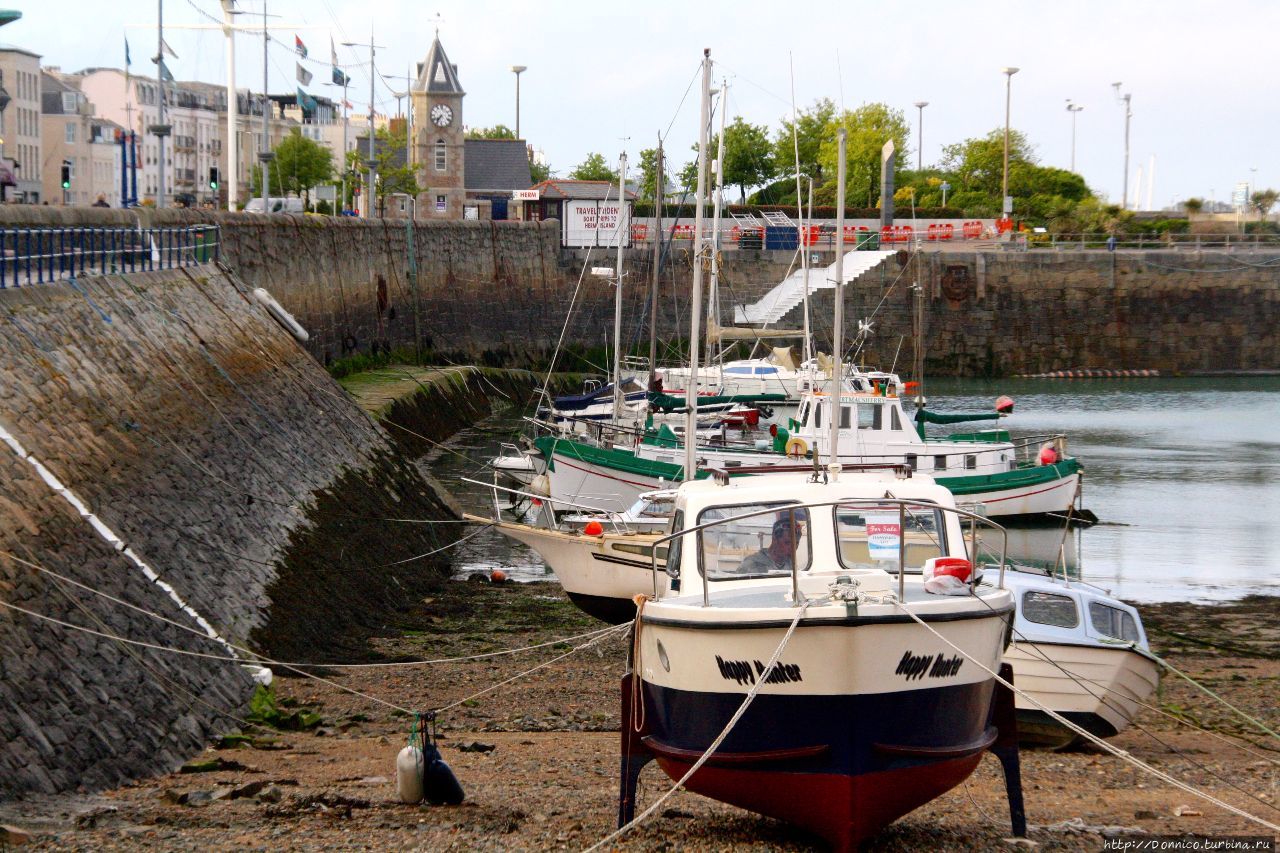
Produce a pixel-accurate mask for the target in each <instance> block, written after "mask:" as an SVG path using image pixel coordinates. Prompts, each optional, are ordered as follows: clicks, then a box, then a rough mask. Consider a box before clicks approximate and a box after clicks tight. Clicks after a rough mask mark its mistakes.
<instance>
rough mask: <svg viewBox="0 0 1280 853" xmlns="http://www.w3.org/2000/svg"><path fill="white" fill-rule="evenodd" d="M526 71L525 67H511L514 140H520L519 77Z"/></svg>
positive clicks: (526, 67) (527, 67)
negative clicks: (513, 90)
mask: <svg viewBox="0 0 1280 853" xmlns="http://www.w3.org/2000/svg"><path fill="white" fill-rule="evenodd" d="M528 70H529V66H527V65H513V66H511V72H512V73H513V74H515V75H516V139H519V138H520V75H521V74H523V73H524V72H525V71H528Z"/></svg>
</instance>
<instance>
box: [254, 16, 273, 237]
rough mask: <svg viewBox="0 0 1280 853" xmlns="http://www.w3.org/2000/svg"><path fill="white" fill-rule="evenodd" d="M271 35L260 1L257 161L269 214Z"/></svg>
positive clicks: (264, 204) (265, 204)
mask: <svg viewBox="0 0 1280 853" xmlns="http://www.w3.org/2000/svg"><path fill="white" fill-rule="evenodd" d="M270 41H271V34H270V33H269V32H268V31H267V0H262V150H261V151H259V152H258V160H259V161H260V162H261V163H262V212H263V213H270V212H271V161H272V160H273V159H275V152H273V151H272V150H271V95H270V94H269V92H268V90H267V47H268V46H269V45H270Z"/></svg>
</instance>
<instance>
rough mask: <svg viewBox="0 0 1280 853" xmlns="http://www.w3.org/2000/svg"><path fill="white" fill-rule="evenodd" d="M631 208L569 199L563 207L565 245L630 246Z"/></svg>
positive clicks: (612, 203) (616, 204) (605, 202)
mask: <svg viewBox="0 0 1280 853" xmlns="http://www.w3.org/2000/svg"><path fill="white" fill-rule="evenodd" d="M630 237H631V206H630V205H623V204H619V203H618V202H617V201H616V200H615V201H589V200H586V199H571V200H569V201H566V202H565V203H564V244H565V245H566V246H575V247H582V246H608V247H614V248H616V247H617V245H618V239H619V238H621V239H622V241H623V242H622V245H624V246H626V245H629V244H630Z"/></svg>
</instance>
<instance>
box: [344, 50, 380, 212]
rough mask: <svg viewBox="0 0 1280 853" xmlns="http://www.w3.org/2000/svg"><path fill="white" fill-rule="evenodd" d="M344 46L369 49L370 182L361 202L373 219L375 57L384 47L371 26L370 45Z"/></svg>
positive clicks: (374, 185)
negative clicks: (376, 39) (377, 40)
mask: <svg viewBox="0 0 1280 853" xmlns="http://www.w3.org/2000/svg"><path fill="white" fill-rule="evenodd" d="M342 46H343V47H367V48H369V136H368V139H369V160H368V166H369V180H368V184H367V185H366V186H365V190H364V195H363V196H362V198H361V200H362V202H363V204H364V211H363V213H364V218H365V219H372V218H373V214H374V210H373V207H374V199H375V198H376V197H377V188H376V178H377V168H378V164H377V161H376V160H374V156H375V155H376V153H377V148H376V143H377V134H375V133H374V130H373V120H374V113H373V108H374V103H373V81H374V78H375V77H377V76H378V66H377V64H376V63H375V62H374V57H375V56H377V49H378V48H380V47H382V45H380V44H374V43H373V27H372V26H370V27H369V43H368V44H361V43H359V42H354V41H344V42H343V43H342Z"/></svg>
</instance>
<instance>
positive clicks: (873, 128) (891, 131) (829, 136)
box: [818, 104, 911, 207]
mask: <svg viewBox="0 0 1280 853" xmlns="http://www.w3.org/2000/svg"><path fill="white" fill-rule="evenodd" d="M842 125H843V126H844V128H845V130H846V132H847V134H848V139H847V147H846V150H845V163H846V173H845V175H846V177H845V187H846V193H847V195H846V197H847V199H848V201H849V203H850V204H853V205H857V204H860V203H865V205H866V206H867V207H876V206H877V204H876V203H877V201H878V200H879V198H880V150H881V149H882V148H883V147H884V144H885V143H886V142H888V141H889V140H890V139H892V140H893V147H894V160H893V168H894V169H895V170H897V169H900V168H902V166H903V165H904V164H905V163H906V156H907V139H908V137H909V136H910V133H911V128H910V127H909V126H908V124H907V120H906V118H905V117H904V116H903V114H902V110H895V109H893V108H892V107H889V106H887V105H886V104H863V105H862V106H860V107H858V108H857V109H856V110H845V112H844V113H843V114H841V115H837V116H833V117H832V119H831V121H830V122H829V123H828V126H827V127H826V128H825V130H824V132H823V133H822V141H821V143H820V144H819V147H818V162H819V163H820V164H821V167H822V170H823V173H824V174H825V175H827V176H828V178H829V177H830V176H832V175H834V174H836V166H837V163H836V159H837V152H838V143H837V141H836V131H837V130H838V129H839V128H840V127H841V126H842Z"/></svg>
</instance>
